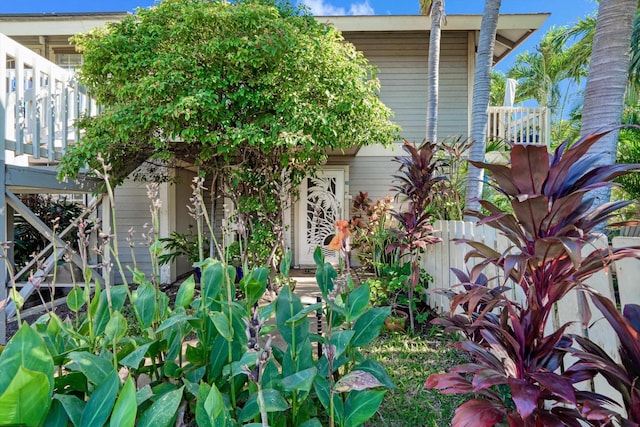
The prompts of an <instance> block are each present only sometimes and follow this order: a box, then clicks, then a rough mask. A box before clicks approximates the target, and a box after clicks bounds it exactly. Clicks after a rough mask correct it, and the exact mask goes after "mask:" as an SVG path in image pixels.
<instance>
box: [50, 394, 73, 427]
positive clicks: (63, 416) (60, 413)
mask: <svg viewBox="0 0 640 427" xmlns="http://www.w3.org/2000/svg"><path fill="white" fill-rule="evenodd" d="M69 421H70V419H69V416H68V415H67V412H66V411H65V409H64V406H62V403H60V401H58V400H56V399H53V400H52V401H51V407H50V408H49V413H48V414H47V419H46V420H44V425H45V426H47V427H67V425H68V424H69Z"/></svg>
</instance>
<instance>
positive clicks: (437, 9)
mask: <svg viewBox="0 0 640 427" xmlns="http://www.w3.org/2000/svg"><path fill="white" fill-rule="evenodd" d="M420 13H422V14H423V15H430V16H431V31H430V32H429V64H428V70H427V133H426V140H427V141H430V142H436V141H437V137H438V90H439V89H438V86H439V81H440V39H441V32H442V19H443V16H444V0H420Z"/></svg>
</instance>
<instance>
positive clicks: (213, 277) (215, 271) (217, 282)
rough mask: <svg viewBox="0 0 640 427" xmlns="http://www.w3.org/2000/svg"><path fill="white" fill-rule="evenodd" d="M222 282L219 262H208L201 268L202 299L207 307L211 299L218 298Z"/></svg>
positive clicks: (221, 267)
mask: <svg viewBox="0 0 640 427" xmlns="http://www.w3.org/2000/svg"><path fill="white" fill-rule="evenodd" d="M223 283H224V270H223V266H222V264H221V263H219V262H218V263H214V264H211V263H210V264H208V265H206V266H204V267H203V269H202V280H201V281H200V287H201V288H202V301H203V304H204V305H205V307H208V306H209V304H210V303H211V301H212V300H216V299H218V295H219V294H220V290H221V289H222V285H223Z"/></svg>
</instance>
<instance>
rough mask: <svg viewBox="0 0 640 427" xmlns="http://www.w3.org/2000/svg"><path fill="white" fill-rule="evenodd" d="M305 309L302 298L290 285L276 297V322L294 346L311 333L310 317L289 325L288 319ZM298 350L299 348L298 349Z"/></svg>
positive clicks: (288, 341) (289, 342) (291, 345)
mask: <svg viewBox="0 0 640 427" xmlns="http://www.w3.org/2000/svg"><path fill="white" fill-rule="evenodd" d="M302 310H303V306H302V303H301V302H300V298H298V296H297V295H296V294H294V293H293V291H292V290H291V288H290V287H289V286H284V287H283V288H282V289H281V290H280V294H279V295H278V298H277V299H276V324H277V326H278V330H279V331H280V334H281V335H282V338H283V339H284V340H285V342H286V343H287V344H288V345H289V346H290V347H293V346H294V343H295V345H296V346H297V345H299V344H301V343H302V342H303V341H304V340H305V339H306V338H307V336H308V335H309V319H307V318H305V319H303V320H302V321H300V322H298V323H297V324H296V325H291V326H288V325H287V324H286V322H287V320H289V319H291V318H292V317H293V316H295V315H296V314H298V313H299V312H300V311H302ZM296 351H297V350H296Z"/></svg>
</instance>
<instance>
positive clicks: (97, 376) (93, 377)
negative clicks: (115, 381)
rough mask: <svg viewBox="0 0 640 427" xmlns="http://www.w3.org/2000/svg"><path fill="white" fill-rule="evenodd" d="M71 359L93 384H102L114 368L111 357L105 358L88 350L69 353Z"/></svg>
mask: <svg viewBox="0 0 640 427" xmlns="http://www.w3.org/2000/svg"><path fill="white" fill-rule="evenodd" d="M69 359H70V360H71V361H72V362H74V363H75V364H76V366H77V367H78V369H79V370H80V372H82V373H83V374H84V376H85V377H87V379H88V380H89V381H91V382H92V383H93V384H96V385H97V384H100V383H102V381H104V379H105V378H107V376H109V374H110V373H111V372H114V370H113V363H112V361H111V359H105V358H103V357H100V356H96V355H95V354H93V353H89V352H86V351H74V352H72V353H69Z"/></svg>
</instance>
